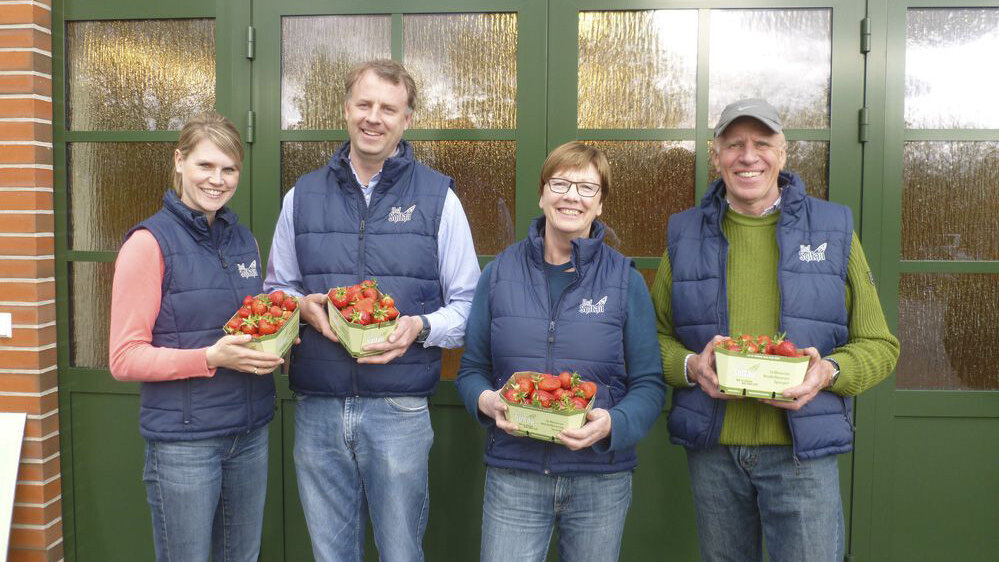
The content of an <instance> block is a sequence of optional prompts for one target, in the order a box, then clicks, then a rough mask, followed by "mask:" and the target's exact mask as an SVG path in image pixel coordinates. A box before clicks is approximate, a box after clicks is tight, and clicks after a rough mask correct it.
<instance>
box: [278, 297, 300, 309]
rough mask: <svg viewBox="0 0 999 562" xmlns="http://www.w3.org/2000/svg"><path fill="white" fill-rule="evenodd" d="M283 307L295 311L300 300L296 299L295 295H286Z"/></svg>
mask: <svg viewBox="0 0 999 562" xmlns="http://www.w3.org/2000/svg"><path fill="white" fill-rule="evenodd" d="M281 308H283V309H285V310H287V311H290V312H295V309H296V308H298V301H296V300H295V297H285V299H284V302H283V303H282V304H281Z"/></svg>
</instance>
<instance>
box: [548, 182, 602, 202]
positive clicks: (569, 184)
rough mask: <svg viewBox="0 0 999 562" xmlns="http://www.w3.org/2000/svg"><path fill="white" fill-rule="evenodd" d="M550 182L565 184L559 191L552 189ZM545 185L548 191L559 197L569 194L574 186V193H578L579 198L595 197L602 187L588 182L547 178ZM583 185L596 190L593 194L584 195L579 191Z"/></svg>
mask: <svg viewBox="0 0 999 562" xmlns="http://www.w3.org/2000/svg"><path fill="white" fill-rule="evenodd" d="M552 180H557V181H564V182H565V183H566V186H565V189H564V190H561V191H560V190H558V189H555V188H554V187H552ZM545 185H547V186H548V189H550V190H552V193H558V194H560V195H561V194H563V193H569V190H570V189H572V186H576V193H578V194H579V196H580V197H596V195H597V194H598V193H600V190H601V189H603V186H601V185H600V184H599V183H593V182H589V181H569V180H567V179H565V178H548V181H546V182H545ZM584 185H587V186H594V187H595V188H596V189H595V190H594V191H593V193H590V194H586V193H583V191H582V190H581V189H580V186H584Z"/></svg>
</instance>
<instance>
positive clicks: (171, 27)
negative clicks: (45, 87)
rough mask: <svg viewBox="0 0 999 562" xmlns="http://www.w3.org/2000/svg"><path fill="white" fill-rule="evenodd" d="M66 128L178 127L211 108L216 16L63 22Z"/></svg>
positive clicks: (213, 98)
mask: <svg viewBox="0 0 999 562" xmlns="http://www.w3.org/2000/svg"><path fill="white" fill-rule="evenodd" d="M66 89H67V92H68V95H67V103H66V120H67V121H68V126H69V128H70V129H71V130H76V131H95V130H115V131H117V130H130V131H144V130H150V131H154V130H166V129H180V128H181V126H183V125H184V122H185V121H187V119H188V118H190V117H191V116H193V115H196V114H198V113H201V112H203V111H210V110H212V109H213V108H214V107H215V21H214V20H209V19H197V20H122V21H81V22H70V23H68V24H66Z"/></svg>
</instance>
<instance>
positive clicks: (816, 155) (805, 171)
mask: <svg viewBox="0 0 999 562" xmlns="http://www.w3.org/2000/svg"><path fill="white" fill-rule="evenodd" d="M710 150H711V141H708V151H709V152H710ZM784 169H785V170H788V171H790V172H794V173H796V174H798V175H799V176H800V177H801V180H802V181H803V182H805V192H806V193H808V194H809V195H811V196H812V197H818V198H819V199H829V143H828V142H826V141H787V163H786V164H785V165H784ZM708 177H709V178H710V181H715V180H716V179H718V178H719V177H721V174H719V172H718V169H717V168H715V167H714V164H711V165H709V166H708Z"/></svg>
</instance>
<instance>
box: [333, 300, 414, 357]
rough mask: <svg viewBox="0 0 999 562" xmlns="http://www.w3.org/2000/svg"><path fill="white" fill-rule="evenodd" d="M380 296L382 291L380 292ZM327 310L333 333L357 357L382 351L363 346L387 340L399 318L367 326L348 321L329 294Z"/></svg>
mask: <svg viewBox="0 0 999 562" xmlns="http://www.w3.org/2000/svg"><path fill="white" fill-rule="evenodd" d="M380 296H381V293H379V297H380ZM326 312H327V314H328V315H329V319H330V328H332V329H333V333H334V334H336V337H337V338H339V340H340V343H341V344H342V345H343V347H344V349H346V350H347V353H349V354H350V356H351V357H354V358H355V359H356V358H358V357H368V356H369V355H378V354H379V353H381V352H380V351H362V350H361V348H362V347H364V346H366V345H368V344H369V343H381V342H383V341H385V340H386V338H388V337H389V334H391V333H392V332H394V331H395V324H396V320H398V319H396V320H391V321H388V322H382V323H380V324H368V325H367V326H360V325H357V324H354V323H353V322H348V321H347V319H346V318H344V317H343V315H342V314H340V310H339V309H337V307H336V305H334V304H333V303H332V302H331V301H330V298H329V295H327V296H326Z"/></svg>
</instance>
